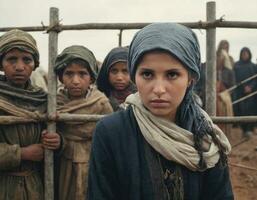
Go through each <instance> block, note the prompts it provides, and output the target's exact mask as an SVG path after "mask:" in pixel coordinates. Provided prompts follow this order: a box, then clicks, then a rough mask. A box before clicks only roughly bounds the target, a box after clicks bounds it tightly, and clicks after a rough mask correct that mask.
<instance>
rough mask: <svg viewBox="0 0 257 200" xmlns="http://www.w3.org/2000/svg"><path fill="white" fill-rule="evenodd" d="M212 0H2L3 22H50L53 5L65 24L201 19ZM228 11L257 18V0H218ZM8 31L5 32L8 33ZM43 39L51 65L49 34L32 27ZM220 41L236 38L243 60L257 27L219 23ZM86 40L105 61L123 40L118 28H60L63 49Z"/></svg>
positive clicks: (255, 44) (256, 47)
mask: <svg viewBox="0 0 257 200" xmlns="http://www.w3.org/2000/svg"><path fill="white" fill-rule="evenodd" d="M206 2H207V1H206V0H158V1H156V0H92V1H85V0H42V1H37V0H23V1H20V0H0V13H1V17H0V26H1V27H16V26H40V25H41V22H43V23H44V24H45V25H48V23H49V8H50V7H57V8H59V17H60V19H61V20H62V21H61V23H62V24H64V25H71V24H80V23H107V22H121V23H122V22H197V21H199V20H202V21H205V20H206ZM223 15H224V18H225V20H228V21H255V22H257V1H256V0H217V1H216V17H217V18H220V17H221V16H223ZM194 31H195V32H196V34H197V35H198V38H199V41H200V45H201V51H202V61H205V40H206V32H205V30H194ZM135 32H136V30H133V31H124V32H123V45H128V44H129V43H130V41H131V39H132V37H133V34H134V33H135ZM2 34H3V33H0V35H2ZM31 34H32V35H33V36H34V37H35V39H36V40H37V43H38V47H39V51H40V57H41V58H40V60H41V65H42V66H43V67H44V69H47V68H48V34H45V33H43V32H32V33H31ZM216 38H217V41H216V42H217V44H218V42H219V41H220V40H221V39H227V40H228V41H229V42H230V54H231V55H232V56H233V58H234V59H235V60H238V57H239V51H240V49H241V48H242V47H244V46H247V47H249V48H250V50H251V51H252V54H253V59H252V61H253V62H256V58H257V30H256V29H228V28H226V29H225V28H223V29H220V28H219V29H217V37H216ZM73 44H80V45H84V46H86V47H88V48H89V49H91V50H92V51H93V52H94V54H95V56H96V58H97V59H98V60H100V61H103V59H104V57H105V56H106V54H107V53H108V52H109V51H110V50H111V49H112V48H113V47H115V46H117V45H118V31H115V30H114V31H113V30H80V31H63V32H61V33H60V34H59V42H58V45H59V46H58V51H59V53H60V52H61V51H62V50H63V49H64V48H65V47H67V46H70V45H73Z"/></svg>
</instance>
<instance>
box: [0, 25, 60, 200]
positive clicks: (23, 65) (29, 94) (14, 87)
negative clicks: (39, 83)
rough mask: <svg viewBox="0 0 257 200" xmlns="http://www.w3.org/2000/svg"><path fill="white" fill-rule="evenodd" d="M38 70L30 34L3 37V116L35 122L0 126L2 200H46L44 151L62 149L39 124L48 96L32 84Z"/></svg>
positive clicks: (0, 61)
mask: <svg viewBox="0 0 257 200" xmlns="http://www.w3.org/2000/svg"><path fill="white" fill-rule="evenodd" d="M38 66H39V52H38V49H37V45H36V41H35V39H34V38H33V37H32V36H31V35H30V34H28V33H26V32H24V31H21V30H17V29H14V30H11V31H8V32H6V33H5V34H4V35H2V36H1V37H0V70H2V71H3V72H4V75H1V76H0V115H1V116H15V117H22V118H25V119H32V120H35V122H31V123H26V124H21V123H18V124H12V125H10V124H6V125H3V124H1V126H0V199H5V200H17V199H22V200H34V199H38V200H41V199H42V200H43V199H44V193H43V177H42V171H41V170H42V167H43V162H42V160H43V158H44V147H45V148H48V149H51V150H57V149H58V148H59V147H60V146H61V139H60V136H59V135H58V134H56V133H52V134H46V133H47V132H46V131H44V132H43V127H44V125H43V123H41V122H37V120H38V117H39V116H41V115H42V114H44V113H46V104H47V94H46V93H45V92H44V91H43V90H42V89H41V88H39V87H36V86H33V85H32V84H31V81H30V75H31V73H32V71H33V70H35V69H36V68H37V67H38ZM42 132H43V134H42ZM42 143H43V144H42Z"/></svg>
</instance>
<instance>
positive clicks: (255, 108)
mask: <svg viewBox="0 0 257 200" xmlns="http://www.w3.org/2000/svg"><path fill="white" fill-rule="evenodd" d="M251 59H252V54H251V51H250V49H249V48H247V47H244V48H242V49H241V51H240V58H239V61H237V62H236V63H235V67H234V71H235V76H236V83H237V84H238V83H240V82H241V81H243V80H245V79H247V78H249V77H251V76H253V75H255V74H257V66H256V65H255V64H254V63H252V61H251ZM256 90H257V78H255V79H253V80H251V81H248V82H247V83H245V84H243V85H241V86H239V87H238V88H237V89H236V99H239V98H242V97H244V96H247V95H249V94H251V93H252V92H255V91H256ZM234 111H235V115H236V116H246V115H257V95H254V96H251V97H249V98H247V99H245V100H243V101H241V102H239V103H237V104H235V105H234ZM253 126H254V125H253V124H242V125H241V127H242V129H243V132H244V136H246V137H248V136H250V135H251V134H252V131H253Z"/></svg>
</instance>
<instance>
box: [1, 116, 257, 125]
mask: <svg viewBox="0 0 257 200" xmlns="http://www.w3.org/2000/svg"><path fill="white" fill-rule="evenodd" d="M104 116H106V115H87V114H57V115H50V116H48V117H47V116H46V115H42V116H41V117H38V119H37V120H35V119H28V118H23V117H15V116H0V124H3V125H10V124H16V123H31V122H44V121H45V122H47V121H56V122H73V121H80V122H88V121H90V122H92V121H98V120H99V119H101V118H102V117H104ZM211 118H212V120H213V122H215V123H224V124H230V123H231V124H233V123H256V122H257V116H240V117H211Z"/></svg>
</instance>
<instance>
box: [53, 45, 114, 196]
mask: <svg viewBox="0 0 257 200" xmlns="http://www.w3.org/2000/svg"><path fill="white" fill-rule="evenodd" d="M96 67H97V65H96V59H95V56H94V54H93V53H92V52H91V51H90V50H89V49H87V48H86V47H84V46H77V45H74V46H70V47H67V48H66V49H64V50H63V52H62V53H61V54H60V55H58V56H57V59H56V62H55V72H56V74H57V75H58V77H59V80H60V81H61V82H62V83H63V85H64V88H61V89H60V90H59V93H58V97H57V104H58V111H59V112H60V113H74V114H100V115H101V114H102V115H104V114H108V113H111V112H112V107H111V105H110V104H109V100H108V99H107V97H106V96H105V95H104V94H103V93H101V92H100V91H99V90H98V89H97V88H96V87H95V86H94V85H93V83H94V81H95V78H96ZM95 124H96V122H71V123H60V124H58V131H60V133H61V134H62V135H63V137H64V138H65V145H64V151H63V154H62V155H61V159H60V178H59V199H62V200H65V199H73V198H74V199H85V197H86V188H87V170H88V160H89V154H90V148H91V141H92V133H93V130H94V128H95Z"/></svg>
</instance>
